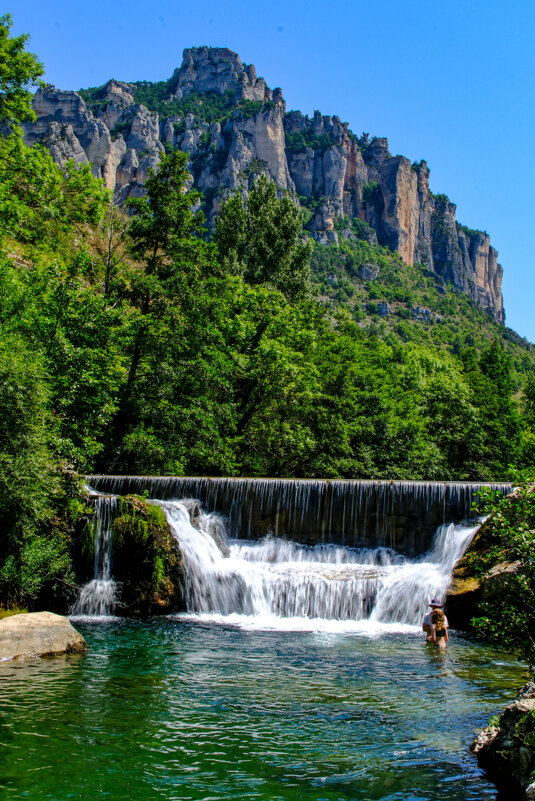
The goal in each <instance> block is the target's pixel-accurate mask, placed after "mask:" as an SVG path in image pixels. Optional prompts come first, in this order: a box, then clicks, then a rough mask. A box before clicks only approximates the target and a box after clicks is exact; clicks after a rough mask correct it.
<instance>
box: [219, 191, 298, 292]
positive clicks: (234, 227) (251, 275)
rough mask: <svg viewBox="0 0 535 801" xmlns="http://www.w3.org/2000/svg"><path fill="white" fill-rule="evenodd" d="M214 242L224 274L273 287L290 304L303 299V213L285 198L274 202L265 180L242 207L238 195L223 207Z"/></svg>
mask: <svg viewBox="0 0 535 801" xmlns="http://www.w3.org/2000/svg"><path fill="white" fill-rule="evenodd" d="M215 243H216V247H217V250H218V255H219V259H220V260H221V263H222V264H223V266H224V267H225V269H226V270H228V271H229V272H232V273H237V274H241V275H242V276H243V277H244V280H245V281H246V282H247V283H250V284H262V283H267V284H271V285H272V286H274V287H275V288H277V289H280V291H281V292H283V293H284V294H285V295H286V296H287V297H288V298H290V299H295V298H298V297H304V296H305V295H306V294H307V292H308V288H309V261H310V253H311V243H309V242H308V241H304V239H303V233H302V216H301V212H300V211H299V210H298V209H297V207H296V206H295V204H294V203H293V202H292V201H291V199H290V198H289V197H288V196H287V195H285V196H284V197H282V198H278V197H277V190H276V187H275V184H274V183H273V181H270V180H269V179H268V178H267V177H266V176H265V175H261V176H260V177H259V178H258V179H257V181H256V182H255V184H254V186H253V187H252V189H251V191H250V192H249V195H248V198H247V202H246V203H245V202H244V200H243V198H242V196H241V195H240V194H239V193H236V194H235V195H233V196H232V197H230V198H229V199H228V200H227V201H226V203H224V204H223V207H222V209H221V213H220V215H219V218H218V220H217V223H216V231H215Z"/></svg>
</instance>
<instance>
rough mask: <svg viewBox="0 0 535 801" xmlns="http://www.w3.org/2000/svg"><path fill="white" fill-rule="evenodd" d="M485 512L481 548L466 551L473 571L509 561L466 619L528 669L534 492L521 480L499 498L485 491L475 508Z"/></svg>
mask: <svg viewBox="0 0 535 801" xmlns="http://www.w3.org/2000/svg"><path fill="white" fill-rule="evenodd" d="M478 511H479V512H480V513H481V514H486V515H491V516H492V517H491V518H490V520H489V521H488V522H487V524H486V526H485V528H486V535H485V543H486V546H487V547H486V548H485V550H484V551H481V550H479V551H477V552H476V553H474V555H473V556H472V561H473V563H474V566H475V568H476V570H478V571H479V572H480V573H482V574H486V573H487V572H488V571H489V570H491V569H492V568H493V567H495V566H496V565H497V564H502V565H504V564H507V565H511V566H512V569H511V570H509V571H507V572H505V573H502V575H501V576H500V577H499V580H498V579H494V581H493V582H492V591H491V593H490V591H489V597H488V599H486V600H484V601H482V602H481V603H480V605H479V610H478V611H479V614H478V616H477V617H476V618H474V619H473V620H472V625H473V627H474V629H475V630H476V631H477V632H478V633H479V634H480V635H482V636H485V637H488V638H489V639H492V640H496V641H497V642H499V643H500V644H501V645H503V646H505V647H506V648H510V649H511V650H512V651H513V652H515V653H517V654H518V655H519V657H520V658H522V659H523V660H525V661H526V662H527V663H528V665H529V666H530V667H531V668H532V669H533V667H534V666H535V622H534V621H535V603H534V598H535V559H534V554H535V492H534V491H533V485H530V484H526V483H524V484H521V485H520V486H519V488H518V489H517V490H515V492H514V493H513V494H512V495H509V496H507V497H504V498H499V497H498V498H493V497H491V496H488V497H486V498H484V499H483V501H482V503H481V505H480V507H479V510H478Z"/></svg>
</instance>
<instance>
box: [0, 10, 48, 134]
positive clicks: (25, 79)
mask: <svg viewBox="0 0 535 801" xmlns="http://www.w3.org/2000/svg"><path fill="white" fill-rule="evenodd" d="M12 25H13V21H12V19H11V16H10V15H9V14H4V16H2V17H0V123H3V124H6V123H7V124H10V123H18V122H22V121H24V120H33V119H35V115H34V113H33V111H32V95H31V92H30V87H33V86H37V85H38V84H39V78H40V77H41V75H43V72H44V69H43V65H42V64H41V62H40V61H39V60H38V59H37V57H36V56H34V55H33V54H32V53H29V52H28V51H27V50H26V49H25V45H26V42H27V41H28V39H29V37H28V35H27V34H22V35H21V36H10V30H11V27H12Z"/></svg>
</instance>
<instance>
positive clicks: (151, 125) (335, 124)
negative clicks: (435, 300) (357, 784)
mask: <svg viewBox="0 0 535 801" xmlns="http://www.w3.org/2000/svg"><path fill="white" fill-rule="evenodd" d="M33 107H34V110H35V112H36V116H37V120H36V121H35V122H33V123H25V124H24V125H23V130H24V133H25V140H26V142H27V143H28V144H30V145H32V144H34V143H36V142H41V143H43V144H45V145H46V146H47V147H48V148H49V150H50V152H51V154H52V156H53V158H54V159H55V160H56V161H57V162H58V163H60V164H63V163H64V162H65V161H66V160H67V159H69V158H73V159H74V160H75V161H76V162H77V163H87V162H89V163H91V165H92V167H93V171H94V173H95V175H97V176H99V177H101V178H102V179H103V180H104V181H105V182H106V185H107V186H109V187H110V189H113V190H114V193H115V197H116V200H117V202H119V203H123V202H124V201H125V200H126V199H127V198H128V197H129V196H131V195H133V196H136V195H140V194H143V192H144V186H145V181H146V179H147V177H148V175H149V170H151V169H157V167H158V164H159V162H160V159H161V157H162V154H163V153H164V152H165V150H174V149H176V148H178V149H180V150H182V151H183V152H185V153H187V154H188V158H189V164H190V170H191V180H192V183H193V184H194V185H195V186H196V187H197V188H198V189H199V190H200V191H201V192H203V194H204V196H205V199H206V212H207V216H208V218H209V220H210V221H211V222H213V221H214V219H215V217H216V215H217V214H218V212H219V210H220V208H221V203H222V201H223V199H224V198H225V197H226V196H228V194H230V193H232V192H235V191H243V192H246V191H247V190H248V188H249V187H250V186H251V184H252V182H254V180H255V179H256V177H257V176H258V175H259V174H261V173H264V174H266V175H268V176H269V177H271V178H272V179H273V180H274V181H275V183H276V185H277V187H278V189H279V190H280V191H281V192H283V191H288V192H290V194H291V195H292V196H293V197H294V198H295V200H296V201H297V200H298V202H299V203H300V204H301V205H303V206H304V207H306V208H307V210H308V213H309V217H308V222H307V228H308V231H309V232H310V234H311V235H312V236H313V237H314V239H316V241H318V242H320V243H325V244H327V243H330V242H332V243H335V244H336V243H337V242H338V241H339V236H342V237H345V238H346V239H347V238H350V237H351V236H353V237H354V236H355V234H354V232H352V226H353V227H354V228H355V230H356V231H357V232H358V237H359V238H363V239H365V240H366V241H368V242H370V243H372V244H374V243H379V244H380V245H383V246H386V247H388V248H390V249H391V250H393V251H396V252H397V253H398V254H399V255H400V257H401V258H402V259H403V261H404V262H405V263H407V264H413V263H414V262H417V263H419V264H422V265H423V266H424V267H425V268H426V270H427V273H428V275H432V276H434V277H435V279H436V281H437V283H438V284H440V285H445V284H446V283H449V284H451V285H452V286H453V287H454V288H455V289H456V290H457V291H459V292H463V293H465V294H466V295H468V296H469V297H470V298H472V299H473V300H474V301H475V302H476V303H477V304H478V305H479V306H481V307H482V308H484V309H487V310H488V311H489V312H490V313H491V314H492V315H493V316H494V317H495V319H497V320H499V321H500V322H503V321H504V319H505V314H504V310H503V299H502V294H501V280H502V268H501V266H500V265H499V264H498V254H497V252H496V251H495V250H494V248H493V247H491V245H490V241H489V237H488V235H487V234H486V233H484V232H481V231H474V230H472V229H470V228H467V227H466V226H463V225H461V224H460V223H459V222H458V221H457V220H456V208H455V204H454V203H452V202H451V201H450V200H449V198H448V197H447V196H446V195H439V194H437V195H435V194H433V193H432V192H431V191H430V189H429V168H428V166H427V164H426V162H425V161H420V162H419V163H417V162H414V163H413V164H411V162H410V161H409V159H407V158H405V157H404V156H392V155H391V154H390V152H389V149H388V140H387V139H386V138H382V137H370V136H369V134H367V133H364V134H362V136H361V137H357V136H356V135H355V134H354V133H353V132H352V131H351V130H350V129H349V126H348V124H347V123H345V122H342V121H341V119H340V117H338V116H336V115H333V116H327V115H323V114H322V113H321V112H320V111H315V112H314V115H313V116H312V118H310V117H308V116H306V115H304V114H302V113H301V112H300V111H290V112H289V113H286V107H285V103H284V99H283V96H282V92H281V90H280V89H274V90H271V89H270V88H269V87H268V86H267V85H266V82H265V81H264V79H263V78H259V77H258V76H257V74H256V70H255V68H254V66H252V65H247V64H244V63H243V62H242V60H241V59H240V57H239V55H238V54H237V53H234V52H233V51H232V50H229V49H228V48H224V47H191V48H186V49H185V50H184V58H183V62H182V66H181V67H180V68H179V69H177V70H175V73H174V74H173V76H172V77H171V78H170V79H169V80H167V81H160V82H156V83H154V82H151V81H138V82H137V83H135V84H133V83H125V82H122V81H117V80H110V81H108V82H107V83H106V84H105V85H104V86H101V87H93V88H91V89H86V90H80V92H68V91H67V92H66V91H62V90H59V89H56V88H55V87H52V86H48V87H46V88H41V89H39V90H38V91H37V93H36V95H35V98H34V103H33ZM344 221H345V222H344Z"/></svg>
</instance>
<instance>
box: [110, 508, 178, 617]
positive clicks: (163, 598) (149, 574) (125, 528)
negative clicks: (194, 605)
mask: <svg viewBox="0 0 535 801" xmlns="http://www.w3.org/2000/svg"><path fill="white" fill-rule="evenodd" d="M112 531H113V537H112V544H113V575H114V577H115V578H116V580H117V581H118V582H120V584H121V587H122V590H121V600H122V602H123V603H124V605H125V607H126V611H128V612H130V613H133V614H140V615H147V614H156V613H158V612H169V611H170V610H171V609H172V608H174V607H175V606H176V604H177V602H178V601H177V599H178V598H179V596H180V577H181V563H180V556H179V552H178V549H177V546H176V542H175V540H174V538H173V536H172V534H171V531H170V529H169V525H168V523H167V519H166V517H165V514H164V512H163V510H162V509H161V507H159V506H157V505H156V504H152V503H150V502H148V501H147V500H146V499H145V498H141V497H140V496H139V495H128V496H126V497H124V498H119V502H118V509H117V516H116V518H115V520H114V521H113V526H112Z"/></svg>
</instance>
